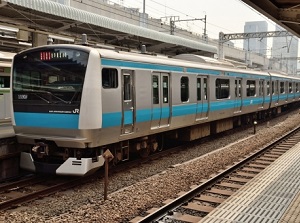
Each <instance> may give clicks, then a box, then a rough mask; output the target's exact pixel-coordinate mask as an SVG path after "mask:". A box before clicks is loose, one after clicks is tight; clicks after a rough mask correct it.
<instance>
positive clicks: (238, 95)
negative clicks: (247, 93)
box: [233, 78, 242, 113]
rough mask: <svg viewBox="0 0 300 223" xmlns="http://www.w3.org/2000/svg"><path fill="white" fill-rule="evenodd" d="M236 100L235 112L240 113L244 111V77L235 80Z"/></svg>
mask: <svg viewBox="0 0 300 223" xmlns="http://www.w3.org/2000/svg"><path fill="white" fill-rule="evenodd" d="M234 85H235V102H234V111H233V113H240V112H241V111H242V79H240V78H236V79H235V82H234Z"/></svg>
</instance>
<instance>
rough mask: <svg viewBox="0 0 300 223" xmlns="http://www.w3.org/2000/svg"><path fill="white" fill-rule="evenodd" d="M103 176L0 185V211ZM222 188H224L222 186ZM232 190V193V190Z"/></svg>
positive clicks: (135, 163) (126, 165) (165, 153)
mask: <svg viewBox="0 0 300 223" xmlns="http://www.w3.org/2000/svg"><path fill="white" fill-rule="evenodd" d="M248 128H249V127H248ZM235 131H238V130H236V129H233V130H230V131H228V132H226V133H221V134H218V136H217V137H222V135H223V137H224V134H225V135H226V134H234V132H235ZM214 137H216V136H214ZM207 140H210V138H209V137H207V138H203V139H200V140H196V141H193V142H190V143H188V144H184V145H182V146H176V147H175V148H172V149H171V150H163V151H161V152H160V153H154V154H152V155H151V156H149V157H147V158H143V159H138V160H133V161H130V162H126V163H122V164H121V165H117V166H112V167H110V174H113V173H115V172H121V171H124V170H128V169H130V168H132V167H136V166H138V165H141V164H143V163H147V162H152V161H153V160H156V159H160V158H163V157H166V156H169V155H170V153H182V152H183V151H184V150H183V147H184V148H185V149H186V147H189V146H193V145H195V144H199V143H204V142H205V141H207ZM102 170H103V169H102ZM256 171H257V170H256ZM249 174H250V173H248V175H249ZM103 176H104V171H100V172H97V173H95V174H94V175H91V176H86V177H81V178H65V177H54V176H52V177H50V178H49V176H48V177H40V176H37V175H34V176H33V177H32V178H31V179H28V180H27V179H23V180H21V181H20V182H14V183H10V184H3V183H2V184H1V183H0V210H5V209H9V208H13V207H16V206H18V205H20V204H22V203H26V202H28V201H32V200H37V199H40V198H43V197H46V196H50V195H51V194H54V193H56V192H59V191H63V190H67V189H70V188H74V187H76V186H80V185H83V184H84V183H85V182H88V181H90V180H92V179H94V178H95V177H96V178H102V177H103ZM228 185H229V184H228ZM222 186H224V184H223V185H222ZM232 190H233V191H234V188H233V189H232Z"/></svg>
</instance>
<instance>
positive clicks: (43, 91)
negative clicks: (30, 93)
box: [34, 90, 70, 104]
mask: <svg viewBox="0 0 300 223" xmlns="http://www.w3.org/2000/svg"><path fill="white" fill-rule="evenodd" d="M34 92H39V93H46V94H49V95H51V96H53V97H55V98H56V99H58V100H60V101H62V102H64V103H65V104H70V102H69V101H65V100H64V99H62V98H60V97H58V96H56V95H55V94H53V93H52V92H50V91H45V90H35V91H34ZM36 95H37V94H36ZM39 97H40V98H41V99H43V97H41V96H39ZM45 100H46V99H45ZM47 101H48V100H47ZM49 103H50V101H49Z"/></svg>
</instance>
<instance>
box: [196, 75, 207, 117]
mask: <svg viewBox="0 0 300 223" xmlns="http://www.w3.org/2000/svg"><path fill="white" fill-rule="evenodd" d="M206 119H208V98H207V77H202V76H198V77H197V115H196V121H200V120H206Z"/></svg>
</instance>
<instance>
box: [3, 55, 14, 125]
mask: <svg viewBox="0 0 300 223" xmlns="http://www.w3.org/2000/svg"><path fill="white" fill-rule="evenodd" d="M12 57H13V54H12V53H6V52H0V120H9V119H10V114H11V111H10V100H11V99H10V94H9V92H10V73H11V71H10V70H11V61H12Z"/></svg>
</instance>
